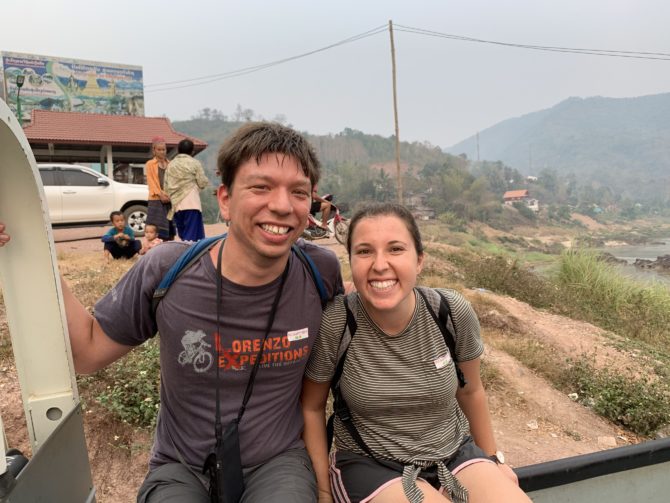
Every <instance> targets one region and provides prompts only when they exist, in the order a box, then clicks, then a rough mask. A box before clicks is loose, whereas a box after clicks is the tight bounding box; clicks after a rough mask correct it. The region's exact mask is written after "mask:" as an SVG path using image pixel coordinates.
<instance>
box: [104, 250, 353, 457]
mask: <svg viewBox="0 0 670 503" xmlns="http://www.w3.org/2000/svg"><path fill="white" fill-rule="evenodd" d="M302 244H303V246H304V247H305V251H306V252H308V254H309V256H310V257H311V258H312V260H313V261H314V262H315V264H316V265H317V268H318V269H319V272H320V273H321V275H322V278H323V281H324V283H325V286H326V289H327V290H328V292H329V294H331V295H332V294H333V292H334V291H335V290H336V289H338V288H341V284H342V283H341V281H342V280H341V277H340V267H339V262H338V260H337V258H336V256H335V254H334V253H333V252H332V251H330V250H326V249H324V248H321V247H318V246H314V245H311V244H308V243H302ZM185 248H186V245H184V244H182V243H164V244H162V245H160V246H158V247H156V248H155V249H153V250H152V251H151V253H149V254H147V255H146V256H145V257H143V258H142V259H141V260H140V261H138V263H137V264H136V265H135V266H134V267H133V268H132V269H131V270H130V271H129V272H128V273H127V274H126V276H124V278H123V279H122V280H121V281H120V282H119V283H118V284H117V285H116V286H115V287H114V288H113V289H112V290H111V291H110V292H109V293H108V294H107V295H105V296H104V297H103V298H102V299H101V300H100V301H99V302H98V303H97V304H96V306H95V317H96V319H97V320H98V322H99V323H100V325H101V326H102V329H103V330H104V331H105V333H106V334H107V335H108V336H109V337H110V338H111V339H113V340H114V341H116V342H119V343H121V344H125V345H133V346H134V345H138V344H141V343H142V342H144V341H146V340H147V339H149V338H151V337H153V335H154V334H155V333H156V329H158V332H159V333H160V360H161V408H160V412H159V416H158V425H157V427H156V437H155V441H154V447H153V450H152V457H151V461H150V465H151V468H155V467H156V466H158V465H161V464H163V463H166V462H176V461H179V455H178V454H177V453H176V452H175V449H174V447H173V443H172V441H174V445H175V446H176V447H177V449H178V450H179V454H180V455H181V456H182V457H183V459H184V460H185V461H186V462H187V463H188V464H189V465H192V466H194V467H202V465H203V463H204V461H205V457H206V456H207V454H208V453H209V452H211V451H212V449H213V447H214V443H215V439H214V419H215V390H216V386H217V381H216V367H215V361H216V355H217V346H216V344H217V343H218V344H219V346H218V348H219V351H218V353H219V359H218V362H219V382H220V397H221V398H220V402H221V418H222V422H223V424H224V425H225V424H226V423H228V422H229V421H231V420H232V419H233V418H235V417H236V416H237V412H238V409H239V407H240V405H241V404H242V398H243V394H244V390H245V388H246V385H247V381H248V379H249V375H250V370H251V368H252V366H253V361H254V358H255V355H256V354H257V352H258V349H259V347H260V343H261V340H262V338H263V335H264V334H265V329H266V326H267V323H268V317H269V314H270V308H271V306H272V302H273V300H274V298H275V294H276V292H277V288H278V286H279V281H280V280H279V278H277V279H276V280H275V281H273V282H271V283H270V284H267V285H263V286H259V287H246V286H242V285H237V284H235V283H232V282H231V281H228V280H226V279H225V278H223V292H222V310H221V313H222V316H221V337H220V341H219V338H218V337H217V335H216V332H217V329H216V267H215V264H214V263H213V262H212V260H211V258H210V256H209V254H205V255H204V256H203V257H202V258H201V259H200V260H198V261H197V262H196V263H195V264H194V265H193V266H191V267H190V268H189V269H188V270H187V271H186V272H184V274H182V275H181V276H180V277H179V279H178V280H177V281H176V282H175V283H173V285H172V286H171V287H170V289H169V291H168V293H167V295H166V296H165V297H164V298H163V300H162V301H161V302H160V304H159V306H158V310H157V312H156V324H154V321H153V319H152V317H151V314H150V312H151V308H150V306H151V299H152V296H153V291H154V289H155V288H156V286H157V284H158V283H159V282H160V280H161V279H162V278H163V276H164V275H165V273H166V272H167V270H168V269H169V268H170V266H172V264H173V263H174V262H175V261H176V260H177V258H178V256H179V255H180V254H181V253H182V252H183V251H184V250H185ZM320 323H321V300H320V298H319V294H318V292H317V290H316V287H315V285H314V281H313V279H312V277H311V275H310V272H309V270H308V269H307V267H306V266H305V265H304V264H303V263H302V262H301V261H300V259H299V258H298V257H297V256H296V255H295V254H294V253H291V257H290V260H289V271H288V276H287V278H286V284H285V285H284V290H283V293H282V295H281V299H280V301H279V305H278V308H277V314H276V316H275V320H274V323H273V326H272V329H271V330H270V333H269V335H268V337H267V340H266V343H265V351H264V352H263V357H262V360H261V365H260V368H259V371H258V374H257V375H256V380H255V383H254V389H253V395H252V397H251V399H250V400H249V403H248V405H247V410H246V412H245V414H244V417H243V418H242V421H241V423H240V429H239V431H240V447H241V452H242V464H243V465H244V466H253V465H256V464H259V463H263V462H265V461H266V460H268V459H270V458H272V457H274V456H276V455H277V454H279V453H281V452H283V451H285V450H286V449H291V448H295V447H301V446H302V445H303V443H302V439H301V432H302V428H303V419H302V413H301V409H300V402H299V395H300V389H301V386H302V377H303V371H304V368H305V365H306V363H307V360H308V358H309V354H310V352H311V349H312V346H313V344H314V341H315V339H316V337H317V334H318V331H319V325H320ZM156 325H157V326H156Z"/></svg>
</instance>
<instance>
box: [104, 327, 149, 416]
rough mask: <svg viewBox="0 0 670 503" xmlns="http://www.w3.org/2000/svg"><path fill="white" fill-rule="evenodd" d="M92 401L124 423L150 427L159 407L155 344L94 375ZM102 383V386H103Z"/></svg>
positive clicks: (139, 349)
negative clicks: (96, 381)
mask: <svg viewBox="0 0 670 503" xmlns="http://www.w3.org/2000/svg"><path fill="white" fill-rule="evenodd" d="M95 377H96V378H97V379H99V380H100V381H101V384H102V386H99V388H101V389H100V391H98V393H97V395H96V396H95V400H96V401H97V402H98V403H99V404H100V405H102V406H103V407H105V408H106V409H108V410H110V411H111V412H112V413H113V414H114V415H115V416H116V417H118V418H119V419H121V420H122V421H123V422H125V423H129V424H132V425H134V426H141V427H154V426H155V425H156V416H157V413H158V408H159V406H160V398H159V396H160V395H159V389H160V360H159V344H158V341H157V340H155V339H153V340H150V341H148V342H147V343H145V344H144V345H142V346H141V347H139V348H136V349H135V350H133V351H131V352H130V353H129V354H128V355H127V356H126V357H125V358H123V359H121V360H119V361H117V362H115V363H114V364H112V365H110V366H109V367H107V368H106V369H104V370H101V371H100V372H98V373H97V374H96V376H95ZM105 384H106V386H105Z"/></svg>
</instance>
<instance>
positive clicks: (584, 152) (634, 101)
mask: <svg viewBox="0 0 670 503" xmlns="http://www.w3.org/2000/svg"><path fill="white" fill-rule="evenodd" d="M448 152H450V153H452V154H456V155H458V154H461V153H465V154H467V156H468V157H469V158H470V159H477V140H476V137H474V136H473V137H471V138H468V139H467V140H465V141H463V142H461V143H458V144H456V145H454V146H453V147H451V148H449V149H448ZM479 157H480V159H481V160H490V161H498V160H499V161H502V162H503V163H504V164H506V165H508V166H510V167H512V168H516V169H517V170H519V171H521V172H523V173H527V174H535V175H537V174H539V173H541V172H542V171H543V170H546V169H549V170H554V171H555V172H556V173H558V174H559V175H561V176H565V175H567V174H569V173H573V174H575V175H576V176H577V177H578V178H579V179H580V181H581V182H582V183H584V182H589V181H595V182H596V183H597V184H601V185H608V186H610V187H611V188H612V189H614V191H615V192H619V193H621V194H623V195H626V196H629V197H634V198H644V199H648V198H649V197H650V196H654V195H655V196H659V197H661V196H664V195H665V196H667V187H668V182H669V180H670V94H669V93H666V94H658V95H652V96H641V97H638V98H603V97H593V98H584V99H583V98H569V99H567V100H565V101H563V102H561V103H559V104H558V105H556V106H554V107H552V108H550V109H547V110H541V111H539V112H534V113H530V114H527V115H524V116H522V117H518V118H514V119H509V120H506V121H503V122H501V123H499V124H496V125H495V126H493V127H491V128H489V129H486V130H484V131H482V132H480V134H479Z"/></svg>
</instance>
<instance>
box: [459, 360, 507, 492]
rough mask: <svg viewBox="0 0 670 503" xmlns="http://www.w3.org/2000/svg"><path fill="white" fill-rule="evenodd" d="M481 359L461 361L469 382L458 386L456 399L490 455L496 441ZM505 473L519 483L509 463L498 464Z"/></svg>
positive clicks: (460, 365)
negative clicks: (481, 373)
mask: <svg viewBox="0 0 670 503" xmlns="http://www.w3.org/2000/svg"><path fill="white" fill-rule="evenodd" d="M480 364H481V359H480V358H475V359H474V360H470V361H466V362H459V364H458V366H459V367H460V369H461V371H462V372H463V375H464V376H465V380H466V382H467V384H466V385H465V386H464V387H462V388H458V391H457V392H456V400H458V405H460V407H461V410H462V411H463V412H464V413H465V417H467V418H468V422H469V423H470V433H471V434H472V438H473V439H474V441H475V444H477V446H479V447H480V448H481V449H482V450H483V451H484V452H485V453H486V454H487V455H488V456H491V455H493V454H495V453H496V451H497V448H496V441H495V437H494V436H493V426H492V424H491V414H490V413H489V406H488V400H487V398H486V391H485V390H484V385H483V384H482V379H481V375H480ZM498 467H499V468H500V469H501V470H502V471H503V473H504V474H505V475H506V476H507V477H509V478H510V479H512V480H513V481H514V482H516V483H517V484H518V479H517V476H516V474H515V473H514V471H513V470H512V469H511V468H510V467H509V466H507V465H498Z"/></svg>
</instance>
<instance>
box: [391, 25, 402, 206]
mask: <svg viewBox="0 0 670 503" xmlns="http://www.w3.org/2000/svg"><path fill="white" fill-rule="evenodd" d="M389 35H390V36H391V70H392V77H393V117H394V120H395V164H396V173H397V174H398V202H399V203H400V204H402V174H401V173H400V130H399V128H398V91H397V88H396V78H395V43H394V42H393V21H392V20H390V19H389Z"/></svg>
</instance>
